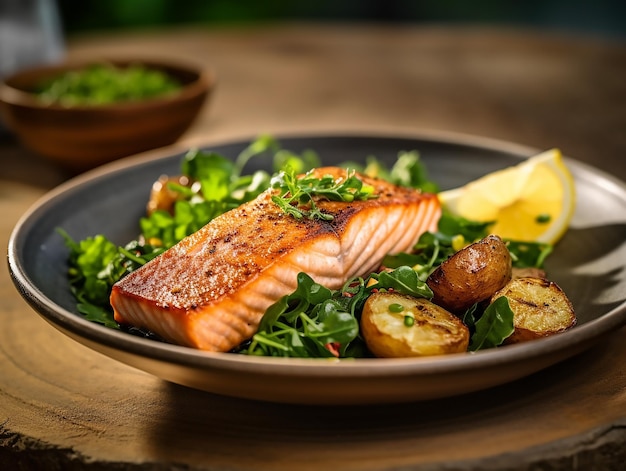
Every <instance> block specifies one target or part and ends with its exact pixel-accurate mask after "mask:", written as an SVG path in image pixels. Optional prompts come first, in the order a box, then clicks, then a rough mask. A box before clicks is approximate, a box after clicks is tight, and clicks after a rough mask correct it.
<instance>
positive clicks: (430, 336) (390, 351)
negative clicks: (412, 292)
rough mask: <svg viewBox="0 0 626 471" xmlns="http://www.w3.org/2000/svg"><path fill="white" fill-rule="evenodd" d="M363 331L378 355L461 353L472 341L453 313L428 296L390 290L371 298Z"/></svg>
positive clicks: (367, 302)
mask: <svg viewBox="0 0 626 471" xmlns="http://www.w3.org/2000/svg"><path fill="white" fill-rule="evenodd" d="M361 333H362V334H363V338H364V339H365V343H366V344H367V347H368V348H369V350H370V351H371V352H372V353H373V354H374V355H375V356H377V357H417V356H428V355H442V354H446V353H461V352H465V351H467V346H468V343H469V330H468V329H467V327H466V326H465V324H463V322H461V320H460V319H459V318H458V317H456V316H455V315H454V314H451V313H450V312H448V311H446V310H445V309H444V308H442V307H440V306H437V305H436V304H433V303H432V302H430V301H429V300H427V299H423V298H413V297H410V296H405V295H402V294H397V293H391V292H379V293H374V294H372V295H371V296H370V297H369V298H368V300H367V301H366V303H365V306H364V308H363V313H362V316H361Z"/></svg>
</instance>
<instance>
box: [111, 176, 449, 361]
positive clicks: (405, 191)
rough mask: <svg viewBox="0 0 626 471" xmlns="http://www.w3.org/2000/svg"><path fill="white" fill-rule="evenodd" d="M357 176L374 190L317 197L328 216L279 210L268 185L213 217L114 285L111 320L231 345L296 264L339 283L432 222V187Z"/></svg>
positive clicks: (250, 327) (210, 344) (177, 339)
mask: <svg viewBox="0 0 626 471" xmlns="http://www.w3.org/2000/svg"><path fill="white" fill-rule="evenodd" d="M315 174H316V175H319V177H321V176H323V175H329V174H330V175H332V176H333V177H334V178H335V179H339V178H344V177H345V176H346V171H345V170H343V169H340V168H337V167H324V168H320V169H316V170H315ZM357 176H358V177H359V178H360V179H361V180H362V181H363V183H364V184H366V185H371V186H373V187H374V193H375V194H376V195H377V198H375V199H369V200H365V201H353V202H349V203H348V202H334V201H327V200H320V201H317V202H316V204H317V206H318V208H319V209H320V210H322V211H323V212H325V213H327V214H331V215H332V216H333V219H332V220H330V221H323V220H319V219H308V218H302V219H296V218H294V217H293V216H290V215H287V214H285V213H284V212H283V211H282V210H281V209H280V208H279V207H278V206H277V205H276V204H274V203H273V202H272V201H271V192H270V190H268V191H266V192H264V193H263V194H261V195H260V196H259V197H258V198H256V199H255V200H253V201H250V202H248V203H245V204H243V205H241V206H240V207H238V208H236V209H233V210H231V211H229V212H227V213H225V214H222V215H221V216H218V217H217V218H215V219H213V220H212V221H210V222H209V223H208V224H207V225H206V226H204V227H203V228H202V229H200V230H199V231H197V232H196V233H194V234H192V235H190V236H188V237H186V238H185V239H183V240H182V241H180V242H179V243H178V244H176V245H175V246H173V247H172V248H170V249H168V250H167V251H166V252H164V253H163V254H161V255H160V256H158V257H156V258H155V259H153V260H151V261H150V262H148V263H147V264H145V265H144V266H142V267H141V268H139V269H137V270H136V271H134V272H132V273H130V274H129V275H127V276H126V277H124V278H123V279H121V280H120V281H118V282H117V283H116V284H115V285H114V286H113V290H112V293H111V305H112V306H113V309H114V313H115V319H116V321H118V322H119V323H121V324H130V325H134V326H136V327H142V328H147V329H149V330H151V331H153V332H155V333H157V334H158V335H160V336H161V337H163V338H164V339H165V340H167V341H169V342H172V343H175V344H180V345H186V346H189V347H194V348H198V349H201V350H207V351H215V352H227V351H229V350H231V349H233V348H234V347H236V346H238V345H239V344H241V343H242V342H243V341H245V340H247V339H249V338H250V337H252V335H254V333H255V332H256V331H257V328H258V325H259V322H260V320H261V318H262V317H263V314H264V313H265V311H266V309H267V308H268V307H269V306H270V305H272V304H273V303H274V302H276V301H277V300H278V299H280V298H281V297H282V296H284V295H287V294H290V293H291V292H293V291H294V290H295V289H296V286H297V280H296V279H297V274H298V273H299V272H305V273H307V274H308V275H310V276H311V277H312V278H313V279H314V280H315V281H316V282H317V283H320V284H322V285H324V286H326V287H328V288H331V289H339V288H340V287H341V286H343V284H344V283H345V282H346V281H347V280H349V279H351V278H353V277H355V276H365V275H369V274H370V273H371V272H372V271H375V270H376V269H377V268H378V267H379V266H380V263H381V261H382V259H383V257H384V256H385V255H387V254H394V253H398V252H403V251H409V250H410V249H411V248H412V247H413V245H414V244H415V243H416V242H417V239H418V238H419V236H420V235H421V234H422V233H423V232H425V231H434V230H436V227H437V222H438V220H439V216H440V213H441V208H440V205H439V200H438V198H437V196H436V195H432V194H426V193H421V192H419V191H416V190H413V189H409V188H403V187H398V186H395V185H392V184H390V183H388V182H385V181H383V180H378V179H373V178H369V177H366V176H363V175H358V174H357Z"/></svg>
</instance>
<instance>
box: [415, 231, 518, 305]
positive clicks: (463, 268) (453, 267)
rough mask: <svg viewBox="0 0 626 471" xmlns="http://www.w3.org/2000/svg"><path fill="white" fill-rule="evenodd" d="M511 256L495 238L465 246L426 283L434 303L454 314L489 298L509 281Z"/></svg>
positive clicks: (491, 237)
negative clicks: (432, 295) (431, 292)
mask: <svg viewBox="0 0 626 471" xmlns="http://www.w3.org/2000/svg"><path fill="white" fill-rule="evenodd" d="M511 263H512V262H511V254H510V253H509V249H508V248H507V247H506V244H505V243H504V242H503V241H502V239H500V237H498V236H495V235H490V236H487V237H485V238H484V239H482V240H480V241H478V242H475V243H473V244H470V245H468V246H467V247H465V248H463V249H461V250H459V251H458V252H457V253H455V254H454V255H452V256H451V257H450V258H448V259H447V260H446V261H444V262H443V263H442V264H441V265H439V267H437V269H435V271H433V272H432V273H431V275H430V276H429V277H428V279H427V280H426V283H427V284H428V286H429V287H430V289H431V290H432V291H433V293H434V297H433V302H434V303H435V304H438V305H439V306H442V307H444V308H445V309H447V310H449V311H451V312H453V313H462V312H465V310H467V309H468V308H470V307H471V306H473V305H474V304H475V303H479V302H481V301H484V300H487V299H489V298H490V297H491V296H492V295H493V294H494V293H495V292H496V291H498V290H499V289H502V288H503V287H504V285H505V284H507V282H508V281H509V280H510V279H511V270H512V267H511Z"/></svg>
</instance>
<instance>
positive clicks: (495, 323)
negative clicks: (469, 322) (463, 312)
mask: <svg viewBox="0 0 626 471" xmlns="http://www.w3.org/2000/svg"><path fill="white" fill-rule="evenodd" d="M474 327H475V332H474V334H473V335H472V338H471V339H470V345H469V350H470V351H472V352H475V351H477V350H484V349H485V348H493V347H497V346H499V345H501V344H502V342H504V340H505V339H506V338H507V337H509V336H510V335H511V334H512V333H513V331H514V330H515V328H514V327H513V311H512V310H511V307H510V306H509V300H508V299H507V298H506V297H505V296H501V297H499V298H498V299H496V300H495V301H494V302H493V303H491V304H490V305H489V306H488V307H487V309H485V312H483V314H482V315H481V317H480V319H478V320H477V321H475V322H474Z"/></svg>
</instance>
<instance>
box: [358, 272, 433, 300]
mask: <svg viewBox="0 0 626 471" xmlns="http://www.w3.org/2000/svg"><path fill="white" fill-rule="evenodd" d="M371 276H372V278H374V279H376V280H377V283H376V284H375V285H370V287H372V288H384V289H392V290H394V291H397V292H398V293H401V294H407V295H409V296H415V297H416V298H428V299H430V298H432V297H433V292H432V290H431V289H430V288H429V287H428V285H427V284H426V283H425V282H423V281H422V280H420V278H419V276H418V274H417V272H416V271H415V270H413V269H412V268H411V267H407V266H400V267H398V268H396V269H395V270H393V271H391V272H387V271H383V272H381V273H379V274H372V275H371Z"/></svg>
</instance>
